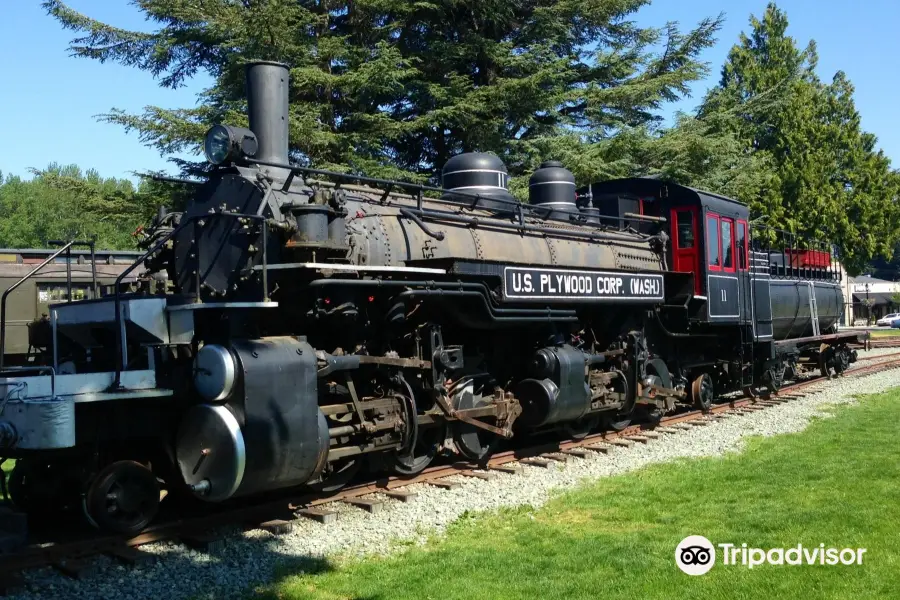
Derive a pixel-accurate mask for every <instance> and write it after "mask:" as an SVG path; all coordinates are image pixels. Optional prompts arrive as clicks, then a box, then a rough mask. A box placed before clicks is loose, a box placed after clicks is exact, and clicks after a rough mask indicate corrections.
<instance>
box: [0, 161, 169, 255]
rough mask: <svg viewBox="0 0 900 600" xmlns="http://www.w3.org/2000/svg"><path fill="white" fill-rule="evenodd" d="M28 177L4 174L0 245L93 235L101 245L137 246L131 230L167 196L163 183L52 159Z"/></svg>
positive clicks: (43, 243) (34, 244)
mask: <svg viewBox="0 0 900 600" xmlns="http://www.w3.org/2000/svg"><path fill="white" fill-rule="evenodd" d="M33 174H34V177H33V179H31V180H30V181H26V180H23V179H21V178H20V177H14V176H7V177H6V178H5V179H0V215H3V218H0V247H5V248H40V247H44V246H46V244H47V241H48V240H54V239H65V240H68V239H72V238H75V237H78V238H81V239H92V238H93V239H95V240H96V243H97V248H103V249H120V250H121V249H127V248H134V247H135V240H134V238H132V236H131V232H133V231H134V230H135V228H137V227H138V226H139V225H142V224H145V223H147V222H149V220H150V218H151V217H152V216H153V214H154V212H155V211H156V207H157V206H159V205H162V204H164V203H166V200H167V199H168V197H167V196H166V195H164V194H163V193H162V192H163V190H161V189H160V188H159V187H157V186H156V185H154V184H152V183H149V182H141V184H140V185H138V186H137V188H135V186H134V185H133V184H132V183H131V181H129V180H127V179H116V178H103V177H101V176H100V175H99V174H98V173H97V172H96V171H94V170H89V171H87V172H82V171H81V169H79V168H78V167H77V166H75V165H69V166H65V167H62V166H59V165H57V164H51V165H50V166H48V167H47V168H46V169H43V170H40V171H38V170H35V171H33Z"/></svg>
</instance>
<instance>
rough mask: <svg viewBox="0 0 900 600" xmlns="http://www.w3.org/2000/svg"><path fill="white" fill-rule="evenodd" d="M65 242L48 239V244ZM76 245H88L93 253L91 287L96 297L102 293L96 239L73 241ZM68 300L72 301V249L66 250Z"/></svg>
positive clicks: (57, 244)
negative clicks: (98, 279) (98, 273)
mask: <svg viewBox="0 0 900 600" xmlns="http://www.w3.org/2000/svg"><path fill="white" fill-rule="evenodd" d="M61 244H65V242H64V241H62V240H47V245H48V246H59V245H61ZM72 245H74V246H86V247H87V248H88V249H89V250H90V253H91V288H92V291H93V294H94V298H96V297H97V296H98V295H99V294H100V288H99V287H98V286H97V253H96V251H95V249H94V240H87V241H75V240H73V241H72ZM66 286H67V290H66V301H67V302H71V301H72V251H71V249H69V250H66Z"/></svg>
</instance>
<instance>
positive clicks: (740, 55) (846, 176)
mask: <svg viewBox="0 0 900 600" xmlns="http://www.w3.org/2000/svg"><path fill="white" fill-rule="evenodd" d="M750 23H751V32H750V34H749V35H747V34H741V37H740V41H739V43H738V44H737V45H735V46H734V47H733V48H732V49H731V51H730V52H729V55H728V60H727V62H726V63H725V65H724V67H723V69H722V79H721V82H720V85H719V86H718V87H717V88H715V89H713V90H712V91H711V92H710V93H709V94H708V95H707V97H706V99H705V101H704V104H703V106H702V107H701V110H700V114H699V116H700V118H701V119H707V120H708V119H712V118H716V117H717V116H719V117H721V116H722V115H726V114H728V115H733V116H735V117H736V118H728V119H725V118H723V119H721V123H723V124H724V127H725V129H726V130H728V131H730V132H731V133H733V134H734V135H735V136H736V137H737V139H739V140H740V141H741V143H742V144H743V146H744V148H746V150H747V151H748V152H750V153H752V154H753V155H755V156H756V157H758V158H759V159H760V160H762V161H765V162H766V164H768V165H770V168H771V172H770V177H769V185H768V186H763V187H761V188H760V189H759V191H758V193H756V194H752V195H747V196H743V197H742V198H741V199H743V200H745V201H748V202H749V203H750V205H751V208H752V209H753V210H754V211H755V212H756V213H757V214H759V215H767V216H768V217H769V219H768V223H769V224H770V225H773V226H775V227H778V228H781V229H783V230H786V231H790V232H792V233H796V234H800V235H804V236H807V237H813V238H818V239H822V240H831V241H835V242H836V243H837V244H838V246H839V247H840V250H841V254H842V260H843V261H844V263H845V265H846V266H847V267H848V270H850V271H851V272H857V271H859V270H860V269H862V268H864V266H865V264H866V263H867V262H868V261H869V260H871V259H872V258H873V257H875V256H878V255H882V254H886V255H890V252H891V250H892V248H893V245H894V243H895V242H896V241H897V239H898V237H900V222H898V220H897V219H898V216H900V212H898V206H897V196H898V192H900V178H898V175H897V173H896V172H894V171H892V170H891V168H890V161H889V160H888V159H887V158H886V157H885V156H884V154H883V153H882V152H881V151H879V150H877V149H876V138H875V136H873V135H872V134H869V133H866V132H864V131H863V130H862V128H861V125H860V117H859V113H858V112H857V110H856V107H855V106H854V102H853V86H852V84H851V83H850V81H849V80H848V79H847V77H846V75H845V74H844V73H843V72H838V73H836V74H835V75H834V77H833V79H832V82H831V83H830V84H825V83H823V82H822V81H821V80H820V79H819V78H818V76H817V75H816V66H817V58H818V57H817V53H816V46H815V42H810V43H809V44H808V45H807V46H806V47H805V48H804V49H802V50H801V49H800V48H799V47H798V46H797V43H796V41H795V40H794V39H793V38H791V37H790V36H788V35H787V27H788V20H787V15H786V14H785V13H784V12H783V11H781V10H780V9H778V7H777V6H776V5H775V4H769V5H768V7H767V9H766V12H765V14H764V15H763V17H762V19H757V18H755V17H752V18H751V21H750Z"/></svg>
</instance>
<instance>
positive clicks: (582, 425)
mask: <svg viewBox="0 0 900 600" xmlns="http://www.w3.org/2000/svg"><path fill="white" fill-rule="evenodd" d="M599 426H600V417H596V416H592V417H585V418H584V419H581V420H579V421H574V422H572V423H566V425H565V427H564V429H565V432H566V435H568V436H569V437H570V438H572V439H573V440H583V439H584V438H586V437H587V436H588V435H590V433H591V432H592V431H594V430H595V429H597V427H599Z"/></svg>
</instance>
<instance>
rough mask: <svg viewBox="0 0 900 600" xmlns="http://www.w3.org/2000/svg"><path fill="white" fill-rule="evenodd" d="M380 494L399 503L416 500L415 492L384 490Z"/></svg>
mask: <svg viewBox="0 0 900 600" xmlns="http://www.w3.org/2000/svg"><path fill="white" fill-rule="evenodd" d="M382 494H384V495H385V496H387V497H388V498H392V499H394V500H399V501H400V502H412V501H413V500H415V499H416V493H415V492H407V491H405V490H385V491H384V492H382Z"/></svg>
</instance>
